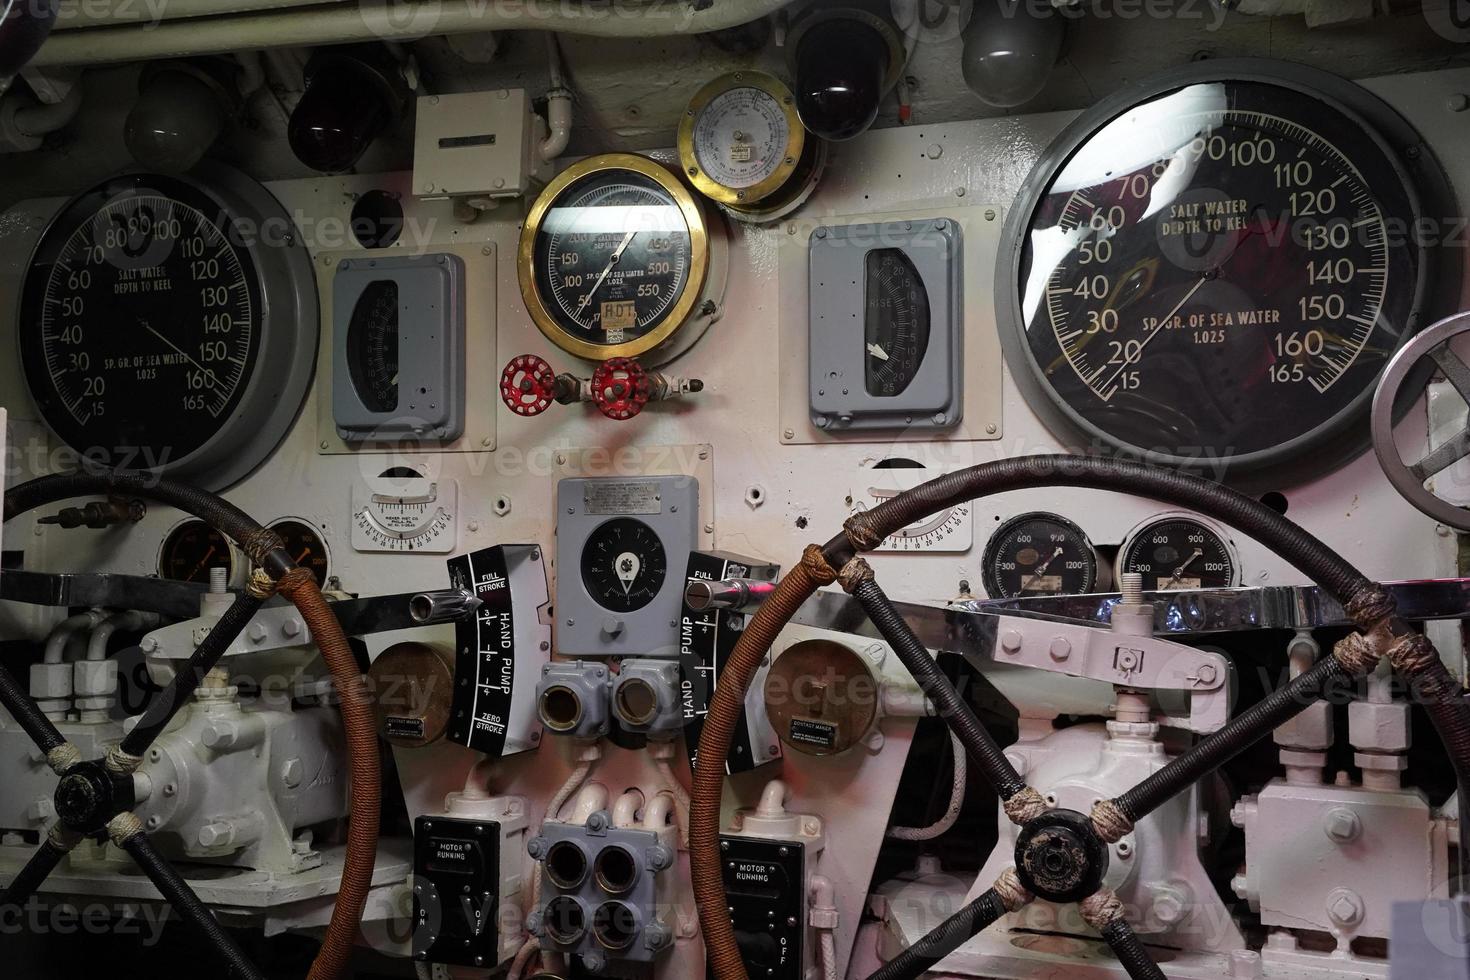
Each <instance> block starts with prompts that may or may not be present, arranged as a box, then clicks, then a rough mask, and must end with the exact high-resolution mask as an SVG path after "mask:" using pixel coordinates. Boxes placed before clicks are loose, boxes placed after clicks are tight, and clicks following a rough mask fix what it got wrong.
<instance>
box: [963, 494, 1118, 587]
mask: <svg viewBox="0 0 1470 980" xmlns="http://www.w3.org/2000/svg"><path fill="white" fill-rule="evenodd" d="M983 576H984V579H983V580H984V582H985V593H986V595H988V596H990V597H991V598H992V599H1012V598H1015V597H1017V596H1024V595H1086V594H1087V593H1089V592H1092V591H1094V587H1095V586H1096V585H1097V576H1098V560H1097V551H1096V550H1095V549H1094V548H1093V546H1092V542H1091V541H1089V540H1088V538H1087V535H1086V534H1084V533H1083V531H1082V529H1081V528H1080V527H1078V526H1077V525H1076V524H1073V523H1072V522H1071V521H1069V520H1067V519H1066V518H1064V517H1058V516H1057V515H1056V514H1044V513H1033V514H1021V515H1019V516H1017V517H1013V518H1011V519H1010V520H1008V521H1006V522H1005V523H1004V524H1002V525H1001V526H1000V527H999V528H997V529H996V532H995V534H993V535H991V538H990V542H989V543H988V544H987V545H986V546H985V565H984V570H983Z"/></svg>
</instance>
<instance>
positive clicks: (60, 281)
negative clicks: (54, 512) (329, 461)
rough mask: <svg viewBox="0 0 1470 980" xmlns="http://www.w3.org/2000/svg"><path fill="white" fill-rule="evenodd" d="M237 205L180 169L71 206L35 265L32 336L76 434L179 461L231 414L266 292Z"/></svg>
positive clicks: (81, 441)
mask: <svg viewBox="0 0 1470 980" xmlns="http://www.w3.org/2000/svg"><path fill="white" fill-rule="evenodd" d="M229 227H230V216H229V215H228V214H227V213H225V212H223V210H222V209H221V207H220V206H219V205H218V204H216V203H215V202H214V201H212V200H211V199H210V197H209V196H208V195H207V194H205V193H204V192H203V191H202V190H200V189H199V188H198V187H195V186H194V185H192V184H188V183H185V182H182V181H179V180H175V179H173V178H170V177H164V176H159V175H151V174H150V175H133V176H128V177H119V178H116V179H114V180H111V181H108V182H107V183H104V184H102V185H100V186H98V187H97V188H95V189H93V190H92V191H90V192H88V193H86V194H83V195H82V196H80V197H78V198H77V199H76V200H74V201H73V202H72V203H71V204H70V205H68V206H67V208H66V210H65V211H63V212H62V213H61V214H60V215H59V216H58V217H57V218H56V219H55V221H54V222H53V223H52V225H51V227H50V228H49V229H48V230H47V232H46V234H45V236H44V237H43V238H42V241H41V244H40V245H39V247H38V248H37V251H36V254H35V256H34V258H33V259H32V264H31V267H30V269H29V271H28V273H27V275H26V281H25V287H24V295H23V300H22V308H21V315H20V330H19V338H20V350H21V359H22V362H23V365H24V369H25V375H26V381H27V383H28V384H29V385H30V389H31V394H32V395H33V396H34V398H35V400H36V403H37V405H38V407H39V408H40V410H41V413H42V415H43V416H44V417H45V419H46V421H47V423H48V424H50V426H51V427H52V429H54V430H55V431H56V433H57V434H58V435H59V436H61V438H62V439H63V440H65V441H66V442H67V443H68V444H69V445H71V446H72V447H73V448H76V449H78V450H81V451H97V450H101V451H104V452H106V453H108V454H112V458H120V457H122V456H123V455H124V454H126V453H127V452H128V450H129V449H130V448H135V449H136V450H137V451H138V454H137V455H135V456H132V457H130V458H133V459H134V460H135V462H134V463H133V464H132V465H135V466H147V467H150V468H151V467H153V466H158V465H164V464H166V463H175V462H178V461H180V460H183V459H184V458H186V457H188V456H189V455H191V454H192V453H194V452H196V451H197V450H199V449H200V448H201V447H202V446H204V445H205V444H206V443H207V442H209V440H210V439H211V438H213V437H214V435H215V434H216V433H217V432H219V431H220V429H221V428H222V427H224V426H225V424H226V423H227V422H229V421H230V418H231V416H232V414H233V413H234V412H235V411H236V410H237V408H239V406H240V402H241V399H242V398H243V397H244V395H245V391H246V388H247V386H248V385H249V382H250V380H251V377H252V375H253V372H254V369H255V365H256V360H257V357H258V355H259V353H260V339H261V338H260V331H259V330H258V322H259V320H258V317H259V315H260V311H261V298H260V296H259V285H258V282H257V278H256V270H255V266H254V264H253V262H252V259H251V256H250V253H249V252H248V251H247V250H246V249H244V248H240V247H237V246H236V244H234V242H233V241H232V236H231V235H230V234H229V233H228V229H229Z"/></svg>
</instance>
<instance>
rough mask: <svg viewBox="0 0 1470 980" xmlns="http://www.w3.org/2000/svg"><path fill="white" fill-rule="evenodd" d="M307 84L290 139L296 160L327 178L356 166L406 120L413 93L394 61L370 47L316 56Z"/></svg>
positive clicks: (293, 117) (308, 68)
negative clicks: (370, 147) (404, 116)
mask: <svg viewBox="0 0 1470 980" xmlns="http://www.w3.org/2000/svg"><path fill="white" fill-rule="evenodd" d="M305 79H306V92H305V93H304V94H303V95H302V96H301V101H300V102H298V103H297V105H296V109H295V111H294V112H292V113H291V124H290V127H289V130H288V137H289V139H290V142H291V152H293V153H295V154H296V159H298V160H300V161H301V162H302V163H304V164H306V165H307V166H308V167H310V168H311V169H312V170H315V171H317V172H318V173H324V174H339V173H345V172H347V171H349V170H351V169H352V168H353V167H354V166H356V165H357V161H359V160H361V159H362V155H363V154H364V153H366V152H367V149H368V147H369V146H371V145H372V143H373V140H375V139H377V138H378V137H379V136H380V135H382V134H383V133H384V132H385V131H387V130H388V129H390V128H391V127H393V126H394V125H396V124H397V123H398V121H399V120H400V119H401V118H403V113H404V111H405V109H406V108H407V106H408V101H409V98H410V97H411V96H412V94H413V92H412V90H411V89H410V88H409V85H408V82H407V80H405V79H404V77H403V72H402V70H401V69H400V67H399V65H398V63H397V62H396V61H395V60H394V59H393V57H392V56H391V55H390V54H389V53H388V52H387V51H386V50H385V49H383V48H382V47H379V46H377V45H371V44H368V45H353V46H351V47H344V48H328V49H326V50H323V51H319V52H317V53H316V54H315V55H313V56H312V59H311V60H310V61H309V62H307V64H306V71H305Z"/></svg>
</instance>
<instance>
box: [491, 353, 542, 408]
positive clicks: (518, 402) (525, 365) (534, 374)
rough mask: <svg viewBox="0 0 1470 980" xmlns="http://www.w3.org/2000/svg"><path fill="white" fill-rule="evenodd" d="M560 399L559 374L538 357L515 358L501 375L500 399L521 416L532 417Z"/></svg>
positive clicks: (529, 355) (532, 355) (530, 355)
mask: <svg viewBox="0 0 1470 980" xmlns="http://www.w3.org/2000/svg"><path fill="white" fill-rule="evenodd" d="M555 397H556V372H555V371H553V370H552V369H551V365H550V364H547V363H546V361H545V360H544V359H543V358H540V357H537V356H536V355H535V354H520V355H518V356H516V357H513V358H511V361H510V363H509V364H507V365H506V366H505V370H504V371H502V372H501V373H500V400H501V401H503V402H505V407H506V408H508V409H510V410H511V411H512V412H515V413H516V414H517V415H521V416H524V417H525V418H531V417H533V416H536V415H540V414H541V413H542V412H544V411H546V410H547V409H548V408H550V407H551V402H552V400H553V399H554V398H555Z"/></svg>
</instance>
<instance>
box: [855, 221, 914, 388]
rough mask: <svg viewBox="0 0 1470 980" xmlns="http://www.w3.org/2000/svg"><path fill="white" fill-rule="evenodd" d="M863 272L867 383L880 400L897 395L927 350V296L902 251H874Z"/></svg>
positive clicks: (909, 261)
mask: <svg viewBox="0 0 1470 980" xmlns="http://www.w3.org/2000/svg"><path fill="white" fill-rule="evenodd" d="M865 269H866V272H867V283H866V285H865V302H864V309H865V313H864V318H865V322H864V341H865V343H866V345H867V357H866V358H865V359H864V364H865V365H866V366H865V369H864V372H863V373H864V380H865V384H866V385H867V389H868V394H870V395H873V396H875V397H878V398H885V397H892V396H894V395H901V394H903V392H904V391H905V390H906V389H907V388H908V386H909V384H910V383H912V382H913V380H914V375H916V374H918V373H919V366H920V365H921V364H923V363H924V355H925V354H926V353H928V351H929V291H928V290H927V289H925V288H924V280H923V279H922V278H920V276H919V270H918V269H917V268H915V266H914V262H913V259H910V258H909V256H908V253H906V252H905V251H904V250H903V249H901V248H880V249H874V250H873V251H871V252H869V253H868V254H867V258H866V259H865Z"/></svg>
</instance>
